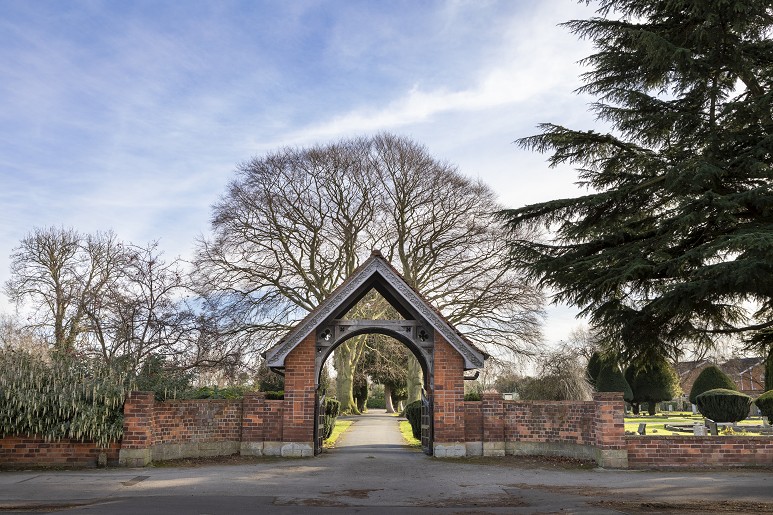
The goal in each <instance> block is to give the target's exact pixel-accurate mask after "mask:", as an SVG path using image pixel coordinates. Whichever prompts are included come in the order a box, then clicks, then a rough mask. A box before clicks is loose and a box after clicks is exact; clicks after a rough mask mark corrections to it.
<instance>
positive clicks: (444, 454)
mask: <svg viewBox="0 0 773 515" xmlns="http://www.w3.org/2000/svg"><path fill="white" fill-rule="evenodd" d="M434 363H435V370H434V379H435V387H434V391H433V399H432V402H433V409H434V418H433V423H434V426H435V427H434V447H435V448H434V452H433V454H434V455H435V456H437V457H438V458H453V457H460V456H465V455H466V453H467V451H466V446H465V441H464V359H463V358H462V355H461V354H459V353H458V352H457V351H456V349H454V348H453V347H452V346H451V345H450V344H449V343H448V342H447V341H446V339H445V338H443V336H441V335H440V334H439V333H438V332H435V356H434Z"/></svg>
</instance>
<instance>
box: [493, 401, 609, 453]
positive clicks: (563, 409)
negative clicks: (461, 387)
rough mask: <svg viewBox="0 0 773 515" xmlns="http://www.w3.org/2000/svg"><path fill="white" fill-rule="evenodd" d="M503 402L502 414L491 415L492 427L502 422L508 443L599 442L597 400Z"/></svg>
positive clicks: (580, 443) (581, 443)
mask: <svg viewBox="0 0 773 515" xmlns="http://www.w3.org/2000/svg"><path fill="white" fill-rule="evenodd" d="M500 403H501V405H502V411H501V412H492V413H491V417H490V418H492V421H491V424H492V425H493V424H497V423H498V421H497V419H498V420H501V423H502V424H503V430H504V440H505V441H507V442H561V443H572V444H577V445H595V443H596V424H595V419H596V405H595V403H594V402H593V401H587V402H577V401H560V402H541V401H500ZM487 415H488V414H487ZM487 418H488V417H487ZM485 423H486V422H485V421H484V424H485Z"/></svg>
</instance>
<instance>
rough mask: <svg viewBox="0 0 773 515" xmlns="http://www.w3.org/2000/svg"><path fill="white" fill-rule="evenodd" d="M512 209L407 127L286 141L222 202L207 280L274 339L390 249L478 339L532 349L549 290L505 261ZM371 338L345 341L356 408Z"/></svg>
mask: <svg viewBox="0 0 773 515" xmlns="http://www.w3.org/2000/svg"><path fill="white" fill-rule="evenodd" d="M499 208H500V207H499V206H498V205H497V204H496V202H495V201H494V194H493V193H492V192H491V190H490V189H489V188H487V187H486V186H485V185H483V184H481V183H479V182H474V181H471V180H469V179H468V178H466V177H464V176H463V175H461V174H460V173H459V172H458V170H457V169H456V168H455V167H453V166H452V165H449V164H446V163H442V162H439V161H437V160H436V159H435V158H434V157H432V156H431V155H430V154H429V152H428V151H427V149H426V148H424V147H423V146H421V145H418V144H416V143H414V142H412V141H410V140H408V139H405V138H400V137H397V136H393V135H390V134H382V135H378V136H376V137H373V138H367V139H366V138H359V139H355V140H348V141H341V142H338V143H334V144H330V145H326V146H318V147H313V148H311V149H283V150H280V151H278V152H276V153H272V154H269V155H267V156H265V157H261V158H257V159H255V160H253V161H251V162H249V163H247V164H245V165H242V166H241V167H239V170H238V175H237V178H236V180H234V181H233V182H232V183H231V185H230V186H229V189H228V191H227V193H226V194H225V195H224V196H223V198H222V199H221V200H220V201H219V202H218V203H217V204H216V205H215V208H214V216H213V219H212V228H213V232H214V235H213V237H212V238H211V239H209V240H203V241H201V243H200V246H199V252H198V257H197V259H196V268H197V270H198V271H199V275H198V281H199V282H200V284H201V286H202V290H203V291H204V292H206V293H207V294H208V296H209V298H210V299H212V301H213V302H214V303H215V304H217V305H219V306H221V307H222V309H223V312H224V313H228V318H227V319H228V320H230V321H232V324H231V325H230V330H232V331H233V332H234V333H235V334H238V333H243V334H249V335H251V336H252V337H253V338H255V341H256V343H257V345H259V346H261V347H265V346H267V345H270V344H271V343H273V342H274V341H276V340H277V339H278V337H279V335H280V333H281V332H284V331H286V330H287V329H288V328H289V327H290V326H291V325H292V324H293V323H294V322H295V321H297V320H298V319H300V318H302V317H303V316H304V315H305V314H306V313H307V312H308V311H310V310H312V309H314V308H315V307H316V306H317V305H318V304H319V303H321V302H322V301H323V300H324V299H325V298H326V297H327V295H329V293H330V292H331V291H332V290H333V289H334V288H335V287H336V286H337V285H338V284H340V283H341V281H343V280H344V279H345V278H346V277H347V276H348V275H349V274H351V272H352V271H353V270H354V269H355V268H356V267H357V266H358V265H359V264H360V262H361V260H362V259H364V258H365V257H366V256H367V255H369V253H370V250H371V249H373V248H380V249H381V250H382V252H383V253H384V254H385V255H386V256H387V257H388V259H390V261H391V262H392V263H393V264H394V265H395V267H396V268H397V269H398V270H399V271H400V272H401V273H403V275H404V276H405V278H406V280H407V281H408V282H409V283H410V284H411V285H412V286H414V287H415V288H417V289H418V290H419V291H421V292H422V293H423V294H425V295H426V296H427V298H428V300H429V301H430V302H432V303H433V304H434V305H435V306H437V307H438V308H439V309H440V310H441V312H442V313H443V314H444V315H445V316H446V317H447V318H448V320H449V321H450V322H452V323H454V324H457V325H458V326H459V327H460V328H462V329H463V330H465V331H466V333H467V334H468V335H469V336H470V337H471V339H472V340H473V341H475V342H476V343H479V344H481V345H482V346H485V347H487V348H494V347H495V348H499V349H501V350H506V351H509V352H515V353H525V352H530V351H531V348H532V346H533V345H534V344H535V343H536V342H537V341H538V340H539V338H540V332H539V324H540V314H541V306H542V296H541V294H540V293H539V291H538V290H537V289H536V288H534V287H533V285H531V284H529V283H528V282H526V281H524V280H522V279H521V278H519V277H518V276H516V275H514V274H513V273H512V272H510V271H508V270H507V269H506V268H505V267H504V266H503V265H504V260H505V258H506V255H505V247H504V243H503V242H504V238H503V237H502V234H501V232H500V229H499V225H500V224H498V223H494V222H493V221H492V213H493V212H495V211H497V210H498V209H499ZM358 308H359V307H358ZM383 309H384V306H383V305H381V304H379V305H378V306H373V307H372V310H373V311H372V312H368V313H361V314H357V315H356V316H363V317H366V316H367V317H368V318H377V317H379V316H383ZM350 316H355V315H350ZM365 341H366V339H365V338H358V339H352V340H349V341H348V342H346V343H345V344H343V345H341V346H340V347H339V348H338V349H337V350H336V355H335V366H336V369H337V371H338V375H339V379H338V381H337V384H338V385H339V386H340V388H339V390H338V395H339V400H340V401H341V402H342V409H351V410H356V406H355V405H354V403H353V400H351V387H350V386H348V384H347V383H349V382H350V381H349V380H348V379H347V378H349V379H351V378H353V377H354V371H355V368H356V365H357V362H358V361H359V359H360V358H361V356H362V355H363V350H364V345H365ZM414 368H415V369H416V370H412V371H411V373H410V377H411V378H413V384H414V386H415V385H421V379H420V374H419V372H420V370H419V367H418V366H414ZM417 377H418V379H416V378H417ZM409 383H410V380H409ZM347 391H348V394H347V393H346V392H347ZM412 393H413V396H414V397H417V396H418V389H417V388H413V392H412ZM347 399H350V401H347Z"/></svg>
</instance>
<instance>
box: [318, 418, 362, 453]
mask: <svg viewBox="0 0 773 515" xmlns="http://www.w3.org/2000/svg"><path fill="white" fill-rule="evenodd" d="M353 423H354V421H352V420H336V425H335V427H334V428H333V433H332V434H331V435H330V438H328V439H327V440H325V441H324V442H323V443H322V446H323V447H324V448H325V449H331V448H333V447H335V445H336V440H338V437H340V436H341V435H342V434H343V433H344V431H346V430H347V429H349V426H351V425H352V424H353Z"/></svg>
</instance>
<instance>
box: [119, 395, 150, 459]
mask: <svg viewBox="0 0 773 515" xmlns="http://www.w3.org/2000/svg"><path fill="white" fill-rule="evenodd" d="M154 404H155V394H154V393H153V392H131V393H129V395H128V396H127V397H126V402H125V403H124V405H123V439H122V440H121V450H120V451H119V453H118V464H119V465H123V466H126V467H144V466H146V465H149V464H150V462H151V461H152V458H153V454H152V449H151V447H152V445H153V408H154Z"/></svg>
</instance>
